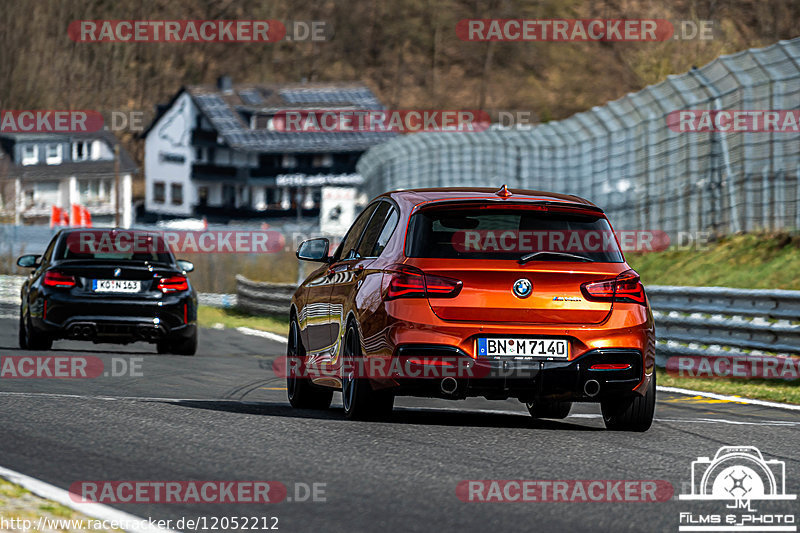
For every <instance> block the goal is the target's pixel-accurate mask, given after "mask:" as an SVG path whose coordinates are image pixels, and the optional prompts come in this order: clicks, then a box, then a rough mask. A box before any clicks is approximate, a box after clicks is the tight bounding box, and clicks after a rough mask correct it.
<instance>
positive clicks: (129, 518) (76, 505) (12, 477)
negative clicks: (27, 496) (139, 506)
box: [0, 466, 177, 533]
mask: <svg viewBox="0 0 800 533" xmlns="http://www.w3.org/2000/svg"><path fill="white" fill-rule="evenodd" d="M0 477H3V478H5V479H7V480H8V481H10V482H11V483H16V484H17V485H19V486H21V487H22V488H24V489H27V490H29V491H30V492H32V493H34V494H36V495H37V496H39V497H41V498H45V499H47V500H51V501H54V502H56V503H59V504H61V505H63V506H65V507H69V508H70V509H72V510H73V511H78V512H79V513H83V514H85V515H87V516H90V517H92V518H96V519H98V520H109V521H111V520H113V521H117V522H120V523H125V524H126V525H127V526H128V529H125V531H131V532H134V533H139V532H142V533H144V532H148V533H152V532H157V533H177V532H175V531H174V530H172V529H164V528H161V527H158V526H156V525H155V524H151V522H150V521H149V520H148V519H145V518H140V517H138V516H135V515H132V514H130V513H126V512H124V511H119V510H117V509H114V508H113V507H109V506H107V505H103V504H101V503H80V502H76V501H73V500H72V498H70V496H69V495H70V493H69V492H68V491H66V490H64V489H62V488H59V487H56V486H55V485H51V484H49V483H47V482H44V481H42V480H40V479H36V478H34V477H31V476H27V475H25V474H21V473H19V472H17V471H15V470H11V469H9V468H5V467H3V466H0ZM65 520H68V519H65Z"/></svg>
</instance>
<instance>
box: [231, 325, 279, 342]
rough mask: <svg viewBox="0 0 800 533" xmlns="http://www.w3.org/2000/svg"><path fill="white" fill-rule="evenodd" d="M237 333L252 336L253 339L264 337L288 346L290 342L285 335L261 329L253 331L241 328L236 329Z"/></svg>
mask: <svg viewBox="0 0 800 533" xmlns="http://www.w3.org/2000/svg"><path fill="white" fill-rule="evenodd" d="M236 331H238V332H239V333H242V334H244V335H252V336H253V337H263V338H265V339H269V340H271V341H275V342H280V343H282V344H286V343H288V342H289V339H288V338H287V337H284V336H283V335H278V334H277V333H270V332H269V331H261V330H260V329H253V328H248V327H245V326H240V327H238V328H236Z"/></svg>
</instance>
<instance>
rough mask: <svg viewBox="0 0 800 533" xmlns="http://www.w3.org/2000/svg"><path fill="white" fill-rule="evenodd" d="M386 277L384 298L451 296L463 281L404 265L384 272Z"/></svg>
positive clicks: (459, 289) (456, 292)
mask: <svg viewBox="0 0 800 533" xmlns="http://www.w3.org/2000/svg"><path fill="white" fill-rule="evenodd" d="M384 277H388V284H386V299H387V300H395V299H397V298H453V297H454V296H456V295H457V294H458V293H459V292H461V287H462V285H463V283H462V282H461V280H458V279H453V278H446V277H444V276H434V275H432V274H426V273H425V272H423V271H422V270H420V269H418V268H414V267H409V266H405V265H399V266H396V267H393V269H392V270H391V271H389V272H386V273H385V274H384Z"/></svg>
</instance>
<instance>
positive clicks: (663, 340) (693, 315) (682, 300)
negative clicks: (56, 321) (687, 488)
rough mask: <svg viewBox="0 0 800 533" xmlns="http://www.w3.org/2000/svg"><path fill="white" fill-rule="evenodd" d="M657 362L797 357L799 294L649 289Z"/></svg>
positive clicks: (285, 290) (270, 298)
mask: <svg viewBox="0 0 800 533" xmlns="http://www.w3.org/2000/svg"><path fill="white" fill-rule="evenodd" d="M23 280H24V276H0V302H5V303H15V304H18V303H19V288H20V286H21V284H22V281H23ZM295 289H296V286H295V285H294V284H291V283H267V282H258V281H251V280H248V279H247V278H245V277H244V276H241V275H237V276H236V294H200V295H199V299H200V303H201V304H202V305H210V306H214V307H236V308H238V309H240V310H241V311H243V312H246V313H251V314H256V315H285V314H287V313H288V311H289V304H290V302H291V300H292V294H294V291H295ZM647 295H648V297H649V298H650V304H651V305H652V307H653V314H654V316H655V319H656V335H657V337H658V344H657V348H656V351H657V354H658V358H657V359H658V363H659V364H660V365H662V366H663V364H664V363H665V362H666V359H667V358H669V357H671V356H675V355H704V356H714V355H726V356H739V355H741V356H747V355H751V353H750V351H752V350H756V351H761V352H769V353H778V354H789V355H795V356H800V291H784V290H752V289H731V288H727V287H671V286H661V285H650V286H648V287H647Z"/></svg>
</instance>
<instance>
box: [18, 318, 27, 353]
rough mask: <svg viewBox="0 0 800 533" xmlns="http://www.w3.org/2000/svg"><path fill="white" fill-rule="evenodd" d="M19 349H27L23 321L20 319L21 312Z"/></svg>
mask: <svg viewBox="0 0 800 533" xmlns="http://www.w3.org/2000/svg"><path fill="white" fill-rule="evenodd" d="M18 342H19V347H20V348H21V349H23V350H27V349H28V334H27V333H26V332H25V320H24V319H23V318H22V310H21V309H20V312H19V333H18Z"/></svg>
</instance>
